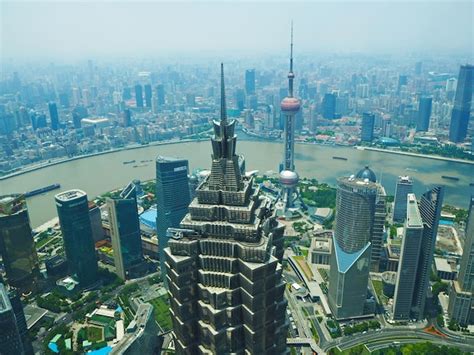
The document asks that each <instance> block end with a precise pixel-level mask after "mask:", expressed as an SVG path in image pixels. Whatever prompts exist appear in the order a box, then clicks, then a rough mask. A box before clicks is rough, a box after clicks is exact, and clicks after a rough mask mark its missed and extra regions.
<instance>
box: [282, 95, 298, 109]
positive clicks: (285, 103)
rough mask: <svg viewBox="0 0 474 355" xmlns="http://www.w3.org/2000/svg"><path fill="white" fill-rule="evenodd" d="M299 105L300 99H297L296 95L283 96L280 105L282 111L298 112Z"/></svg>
mask: <svg viewBox="0 0 474 355" xmlns="http://www.w3.org/2000/svg"><path fill="white" fill-rule="evenodd" d="M300 106H301V104H300V100H298V99H297V98H296V97H285V98H284V99H283V100H282V101H281V105H280V107H281V110H282V111H283V112H298V111H299V109H300Z"/></svg>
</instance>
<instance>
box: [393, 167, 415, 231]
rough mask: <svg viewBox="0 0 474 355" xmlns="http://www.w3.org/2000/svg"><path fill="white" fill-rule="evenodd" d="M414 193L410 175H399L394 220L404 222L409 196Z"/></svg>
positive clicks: (394, 204)
mask: <svg viewBox="0 0 474 355" xmlns="http://www.w3.org/2000/svg"><path fill="white" fill-rule="evenodd" d="M411 193H413V180H412V179H411V178H410V177H409V176H399V177H398V180H397V186H396V188H395V199H394V203H393V221H394V222H398V223H403V221H405V218H406V216H407V196H408V194H411Z"/></svg>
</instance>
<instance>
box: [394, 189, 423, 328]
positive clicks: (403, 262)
mask: <svg viewBox="0 0 474 355" xmlns="http://www.w3.org/2000/svg"><path fill="white" fill-rule="evenodd" d="M406 211H407V216H406V220H405V228H404V235H403V240H402V247H401V250H400V261H399V263H398V272H397V282H396V284H395V294H394V303H393V319H394V320H398V321H407V320H409V319H411V318H410V316H411V307H412V300H413V293H414V290H415V287H416V275H417V271H418V270H417V269H418V262H419V258H420V252H421V240H422V237H423V221H422V219H421V215H420V211H419V209H418V204H417V202H416V197H415V195H414V194H412V193H410V194H408V196H407V207H406Z"/></svg>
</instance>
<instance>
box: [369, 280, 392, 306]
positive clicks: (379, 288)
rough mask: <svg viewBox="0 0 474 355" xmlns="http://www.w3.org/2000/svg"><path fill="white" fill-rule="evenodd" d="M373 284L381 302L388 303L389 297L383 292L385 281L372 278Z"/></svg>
mask: <svg viewBox="0 0 474 355" xmlns="http://www.w3.org/2000/svg"><path fill="white" fill-rule="evenodd" d="M372 285H373V286H374V290H375V293H376V294H377V296H378V298H379V300H380V302H382V303H383V304H387V301H388V298H387V296H385V295H384V294H383V283H382V281H379V280H372Z"/></svg>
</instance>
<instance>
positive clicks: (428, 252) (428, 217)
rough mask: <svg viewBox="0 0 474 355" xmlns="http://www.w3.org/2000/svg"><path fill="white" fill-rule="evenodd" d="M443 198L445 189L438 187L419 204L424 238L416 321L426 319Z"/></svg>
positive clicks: (416, 299)
mask: <svg viewBox="0 0 474 355" xmlns="http://www.w3.org/2000/svg"><path fill="white" fill-rule="evenodd" d="M443 197H444V187H443V186H436V187H434V188H432V189H431V190H429V191H427V192H425V193H424V194H423V195H422V196H421V199H420V202H419V204H418V208H419V210H420V215H421V219H422V221H423V238H422V240H421V252H420V257H419V260H418V267H417V272H416V282H415V285H416V286H415V292H414V294H413V301H412V313H413V317H414V318H416V319H422V318H423V317H424V312H425V304H426V296H427V291H428V286H429V281H430V273H431V265H432V263H433V254H434V250H435V244H436V235H437V234H438V224H439V218H440V215H441V207H442V205H443Z"/></svg>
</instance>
